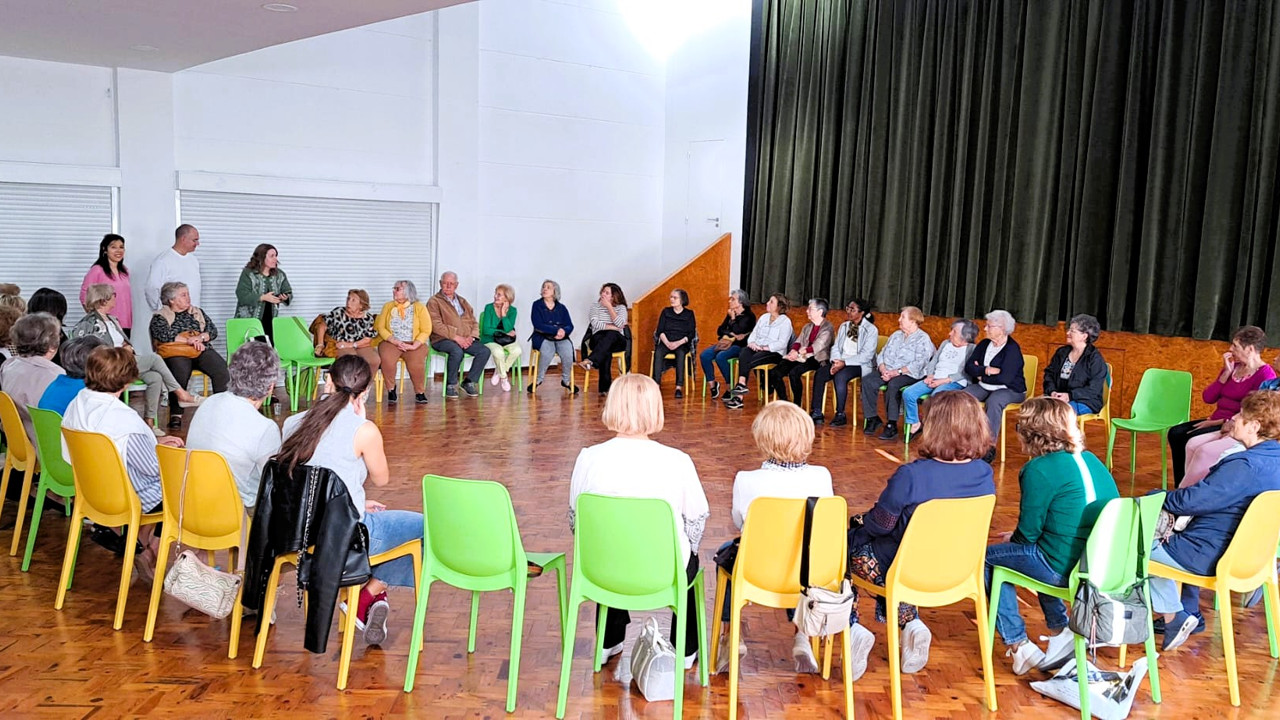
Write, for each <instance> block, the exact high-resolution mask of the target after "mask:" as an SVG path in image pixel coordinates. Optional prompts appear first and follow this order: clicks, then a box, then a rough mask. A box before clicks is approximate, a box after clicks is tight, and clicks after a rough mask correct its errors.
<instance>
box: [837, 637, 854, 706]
mask: <svg viewBox="0 0 1280 720" xmlns="http://www.w3.org/2000/svg"><path fill="white" fill-rule="evenodd" d="M852 629H853V628H851V627H850V628H846V629H845V631H844V632H842V633H840V657H841V659H842V661H843V663H844V664H843V665H841V666H840V674H841V675H843V676H844V717H845V720H853V675H851V674H850V673H849V664H850V663H851V662H852V660H851V658H850V655H851V654H852V649H851V648H850V646H849V632H850V630H852Z"/></svg>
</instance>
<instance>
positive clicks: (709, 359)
mask: <svg viewBox="0 0 1280 720" xmlns="http://www.w3.org/2000/svg"><path fill="white" fill-rule="evenodd" d="M750 307H751V298H750V296H748V295H747V291H746V290H734V291H733V292H731V293H729V312H728V313H726V314H725V316H724V321H723V322H721V323H720V327H718V328H716V338H717V341H716V344H714V345H712V346H710V347H708V348H707V349H706V350H703V351H702V353H701V354H700V355H699V356H698V361H699V362H700V363H701V365H702V373H703V376H704V377H706V379H708V380H710V381H711V397H713V398H716V397H720V383H718V382H716V381H715V378H716V373H715V369H714V368H713V367H712V365H711V363H713V362H714V363H715V364H716V366H717V367H719V368H720V375H721V376H723V377H724V381H725V382H726V383H728V384H729V386H730V387H732V386H733V383H734V381H735V380H736V379H737V378H735V377H733V375H732V373H731V372H730V368H729V361H730V360H732V359H734V358H736V357H738V355H740V354H741V353H742V348H744V347H746V346H747V337H748V336H749V335H751V331H752V330H754V329H755V327H756V316H755V315H752V314H751V311H750V310H749V309H748V308H750Z"/></svg>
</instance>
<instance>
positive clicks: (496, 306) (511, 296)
mask: <svg viewBox="0 0 1280 720" xmlns="http://www.w3.org/2000/svg"><path fill="white" fill-rule="evenodd" d="M515 301H516V292H515V290H512V289H511V286H510V285H508V284H506V283H502V284H501V285H499V286H498V287H496V288H494V290H493V302H491V303H489V304H488V305H485V306H484V311H483V312H481V313H480V342H482V343H484V345H485V347H487V348H489V351H490V352H491V353H492V354H493V364H494V366H496V367H497V370H496V371H495V372H494V373H493V379H492V380H490V382H492V383H493V384H494V385H501V386H502V391H503V392H510V390H511V381H510V380H509V379H507V371H508V370H510V369H511V366H512V365H515V364H516V363H517V362H519V360H520V343H518V342H516V308H515V306H514V305H512V303H514V302H515Z"/></svg>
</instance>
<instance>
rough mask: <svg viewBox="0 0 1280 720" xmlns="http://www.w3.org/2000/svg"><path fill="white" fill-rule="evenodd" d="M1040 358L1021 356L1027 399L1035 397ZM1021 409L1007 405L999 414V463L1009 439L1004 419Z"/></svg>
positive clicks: (1018, 405) (1015, 405) (1013, 404)
mask: <svg viewBox="0 0 1280 720" xmlns="http://www.w3.org/2000/svg"><path fill="white" fill-rule="evenodd" d="M1039 371H1040V358H1038V357H1036V356H1035V355H1027V354H1026V353H1023V355H1022V379H1023V380H1024V381H1025V382H1026V384H1027V397H1035V395H1034V393H1035V389H1036V378H1037V376H1038V375H1039V374H1040V372H1039ZM1021 407H1022V403H1009V404H1008V405H1005V406H1004V410H1002V411H1001V412H1000V462H1004V450H1005V442H1006V441H1008V439H1009V428H1008V423H1006V422H1005V418H1007V417H1009V413H1010V412H1015V411H1017V410H1018V409H1019V408H1021Z"/></svg>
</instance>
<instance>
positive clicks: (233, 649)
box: [156, 556, 244, 660]
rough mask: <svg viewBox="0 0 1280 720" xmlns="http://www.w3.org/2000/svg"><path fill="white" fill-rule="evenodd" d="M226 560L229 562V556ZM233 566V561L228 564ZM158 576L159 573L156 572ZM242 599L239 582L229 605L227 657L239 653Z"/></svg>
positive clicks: (242, 587)
mask: <svg viewBox="0 0 1280 720" xmlns="http://www.w3.org/2000/svg"><path fill="white" fill-rule="evenodd" d="M228 562H231V559H230V556H229V557H228ZM230 567H231V568H232V569H234V568H235V563H234V562H232V564H231V565H230ZM156 576H157V577H159V576H160V574H159V573H156ZM243 601H244V583H243V582H242V583H240V589H239V590H237V591H236V602H235V604H234V605H232V606H231V639H230V641H229V642H228V643H227V659H228V660H235V659H236V656H237V655H239V654H240V623H241V622H242V621H243V620H244V612H243V611H242V608H243Z"/></svg>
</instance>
